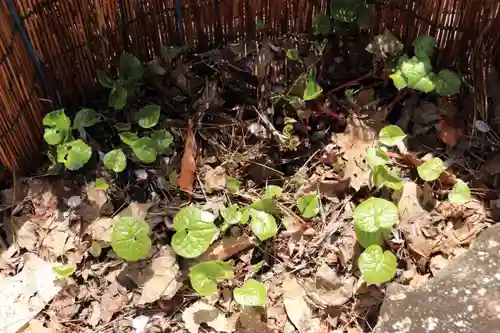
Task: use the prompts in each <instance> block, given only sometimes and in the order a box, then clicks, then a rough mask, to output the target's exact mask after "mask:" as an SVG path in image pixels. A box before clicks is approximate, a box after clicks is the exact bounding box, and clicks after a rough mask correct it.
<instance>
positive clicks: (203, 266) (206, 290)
mask: <svg viewBox="0 0 500 333" xmlns="http://www.w3.org/2000/svg"><path fill="white" fill-rule="evenodd" d="M233 276H234V274H233V267H232V265H231V263H230V262H224V261H219V260H214V261H207V262H202V263H199V264H197V265H195V266H193V267H191V268H190V269H189V280H190V281H191V286H192V287H193V289H194V290H195V291H196V292H197V293H198V294H199V295H200V296H208V295H212V294H215V293H216V292H217V281H219V280H223V279H230V278H232V277H233Z"/></svg>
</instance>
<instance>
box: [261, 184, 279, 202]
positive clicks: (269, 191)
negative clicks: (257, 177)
mask: <svg viewBox="0 0 500 333" xmlns="http://www.w3.org/2000/svg"><path fill="white" fill-rule="evenodd" d="M282 194H283V189H282V188H281V187H279V186H276V185H267V186H266V189H265V191H264V199H274V198H279V197H281V195H282Z"/></svg>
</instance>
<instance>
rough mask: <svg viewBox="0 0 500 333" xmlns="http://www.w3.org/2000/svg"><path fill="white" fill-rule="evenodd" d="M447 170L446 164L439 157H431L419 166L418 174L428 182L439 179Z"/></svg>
mask: <svg viewBox="0 0 500 333" xmlns="http://www.w3.org/2000/svg"><path fill="white" fill-rule="evenodd" d="M445 170H446V166H445V165H444V162H443V161H442V160H441V159H440V158H439V157H434V158H431V159H430V160H427V161H425V162H424V163H423V164H422V165H420V166H418V167H417V172H418V175H419V176H420V178H422V180H425V181H426V182H430V181H433V180H436V179H438V178H439V176H441V173H443V171H445Z"/></svg>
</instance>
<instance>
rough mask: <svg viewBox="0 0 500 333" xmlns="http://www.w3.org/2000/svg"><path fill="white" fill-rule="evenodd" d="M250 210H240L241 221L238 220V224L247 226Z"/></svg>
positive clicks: (245, 208)
mask: <svg viewBox="0 0 500 333" xmlns="http://www.w3.org/2000/svg"><path fill="white" fill-rule="evenodd" d="M250 209H251V208H249V207H243V208H241V209H240V212H241V219H240V224H247V223H248V221H249V220H250Z"/></svg>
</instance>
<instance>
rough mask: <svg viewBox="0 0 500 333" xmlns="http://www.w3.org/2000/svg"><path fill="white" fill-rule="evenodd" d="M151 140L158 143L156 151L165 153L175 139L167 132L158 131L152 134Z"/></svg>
mask: <svg viewBox="0 0 500 333" xmlns="http://www.w3.org/2000/svg"><path fill="white" fill-rule="evenodd" d="M151 139H153V141H154V142H155V143H156V150H157V151H158V152H159V153H164V152H165V151H166V150H167V149H168V148H169V147H170V146H171V145H172V142H174V137H173V136H172V134H170V132H168V131H167V130H158V131H154V132H153V133H151Z"/></svg>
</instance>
